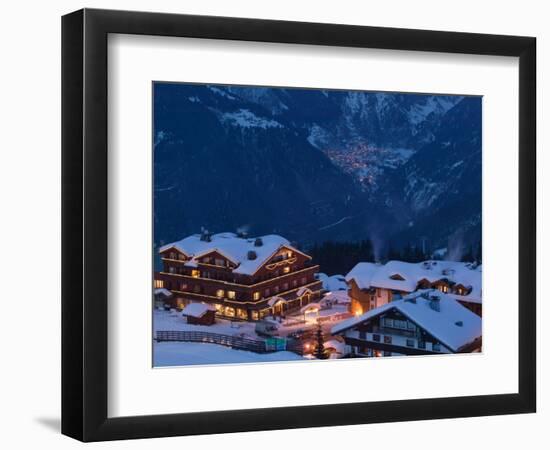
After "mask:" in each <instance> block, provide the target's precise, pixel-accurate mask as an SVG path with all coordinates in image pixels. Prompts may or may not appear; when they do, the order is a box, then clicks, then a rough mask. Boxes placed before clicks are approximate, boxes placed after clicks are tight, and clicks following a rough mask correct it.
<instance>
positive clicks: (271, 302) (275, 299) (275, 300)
mask: <svg viewBox="0 0 550 450" xmlns="http://www.w3.org/2000/svg"><path fill="white" fill-rule="evenodd" d="M280 302H283V303H285V302H286V299H284V298H283V297H279V296H278V295H274V296H273V297H271V298H270V299H269V300H268V301H267V304H268V305H269V306H275V305H276V304H277V303H280Z"/></svg>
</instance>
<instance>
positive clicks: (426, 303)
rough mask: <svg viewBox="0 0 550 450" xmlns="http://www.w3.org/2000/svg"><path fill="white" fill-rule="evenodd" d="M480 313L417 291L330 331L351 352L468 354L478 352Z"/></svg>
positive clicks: (452, 300)
mask: <svg viewBox="0 0 550 450" xmlns="http://www.w3.org/2000/svg"><path fill="white" fill-rule="evenodd" d="M481 331H482V330H481V317H479V316H478V315H477V314H474V313H473V312H471V311H470V310H469V309H467V308H465V307H464V306H462V305H461V304H460V303H459V302H458V301H457V300H456V299H455V297H454V296H452V295H449V294H444V293H443V292H441V291H439V290H437V289H427V290H420V291H418V292H415V293H412V294H409V295H406V296H405V297H403V298H402V299H400V300H395V301H392V302H389V303H386V304H384V305H382V306H379V307H377V308H374V309H371V310H369V311H367V312H366V313H364V314H361V315H359V316H356V317H353V318H351V319H348V320H345V321H343V322H340V323H339V324H337V325H335V326H334V327H333V328H332V330H331V332H332V334H333V335H335V336H341V337H343V338H344V341H345V343H346V353H347V354H348V355H349V354H351V355H353V356H370V357H372V356H399V355H430V354H446V353H447V354H448V353H471V352H475V351H480V350H481V343H482V338H481V336H482V332H481Z"/></svg>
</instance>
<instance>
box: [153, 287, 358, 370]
mask: <svg viewBox="0 0 550 450" xmlns="http://www.w3.org/2000/svg"><path fill="white" fill-rule="evenodd" d="M334 294H337V295H334ZM331 295H334V298H333V299H331V300H332V301H333V302H334V303H333V304H332V306H331V307H330V308H326V309H319V310H318V311H316V312H313V313H310V312H308V313H306V315H305V316H304V313H300V312H296V313H295V314H293V315H289V316H287V317H286V318H285V319H284V320H283V321H282V323H281V322H280V321H279V320H276V319H275V318H267V320H270V321H273V322H274V323H276V324H277V327H278V330H277V335H278V336H281V337H286V336H288V335H289V334H290V333H292V332H296V331H298V330H302V331H307V332H309V333H312V332H313V331H314V330H315V329H316V328H317V318H319V321H320V322H321V326H322V329H323V331H324V333H325V334H327V333H329V330H330V328H331V327H332V326H334V325H335V324H337V323H339V322H340V321H342V320H344V319H347V318H349V317H350V316H351V315H350V314H349V312H348V305H347V301H349V300H348V298H347V291H335V292H333V293H332V294H331ZM321 302H322V301H321ZM315 305H318V306H320V305H319V304H315ZM255 328H256V323H255V322H231V321H229V320H226V319H220V318H216V323H215V324H213V325H209V326H206V325H190V324H188V323H187V320H186V318H185V317H183V316H182V315H181V312H176V311H165V310H154V312H153V331H154V332H155V334H156V331H160V330H162V331H204V332H209V333H218V334H224V335H229V336H239V337H244V338H248V339H258V340H262V339H263V338H262V337H260V336H258V335H257V334H256V331H255ZM310 340H311V339H310V338H308V340H307V342H306V343H308V344H309V345H310V346H311V345H313V344H312V342H309V341H310ZM333 357H337V355H333ZM302 359H304V358H303V357H301V356H300V355H297V354H295V353H292V352H288V351H281V352H275V353H267V354H259V353H254V352H249V351H244V350H236V349H232V348H230V347H226V346H223V345H217V344H205V343H195V342H156V341H153V363H154V366H155V367H164V366H186V365H205V364H243V363H263V362H272V361H297V360H302Z"/></svg>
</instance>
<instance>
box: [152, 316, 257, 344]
mask: <svg viewBox="0 0 550 450" xmlns="http://www.w3.org/2000/svg"><path fill="white" fill-rule="evenodd" d="M255 327H256V324H255V323H253V322H233V323H231V322H230V321H229V320H225V319H220V318H217V317H216V323H215V324H214V325H209V326H207V325H189V324H188V323H187V321H186V319H185V317H182V315H181V313H180V312H169V311H159V310H155V311H154V312H153V331H155V332H156V331H157V330H162V331H205V332H208V333H219V334H226V335H229V336H240V337H246V338H250V339H256V338H257V337H258V336H257V335H256V331H255Z"/></svg>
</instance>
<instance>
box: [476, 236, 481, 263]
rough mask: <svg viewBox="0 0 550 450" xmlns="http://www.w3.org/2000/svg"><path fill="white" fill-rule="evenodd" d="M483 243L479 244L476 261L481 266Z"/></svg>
mask: <svg viewBox="0 0 550 450" xmlns="http://www.w3.org/2000/svg"><path fill="white" fill-rule="evenodd" d="M481 256H482V255H481V241H479V242H478V243H477V252H476V261H477V262H478V264H481Z"/></svg>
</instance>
